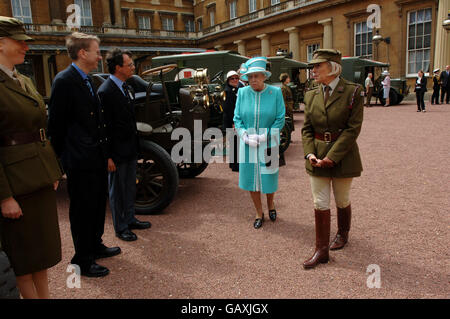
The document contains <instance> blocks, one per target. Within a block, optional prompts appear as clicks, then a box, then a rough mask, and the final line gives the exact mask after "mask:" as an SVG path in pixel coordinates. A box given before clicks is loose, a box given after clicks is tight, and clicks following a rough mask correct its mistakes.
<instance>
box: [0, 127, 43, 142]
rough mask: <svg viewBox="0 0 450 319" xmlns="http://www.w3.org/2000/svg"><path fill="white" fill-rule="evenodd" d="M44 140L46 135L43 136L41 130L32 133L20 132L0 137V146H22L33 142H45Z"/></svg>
mask: <svg viewBox="0 0 450 319" xmlns="http://www.w3.org/2000/svg"><path fill="white" fill-rule="evenodd" d="M46 140H47V135H46V134H45V129H43V128H41V129H39V131H37V132H33V133H30V132H20V133H11V134H8V135H4V136H0V146H14V145H22V144H29V143H34V142H45V141H46Z"/></svg>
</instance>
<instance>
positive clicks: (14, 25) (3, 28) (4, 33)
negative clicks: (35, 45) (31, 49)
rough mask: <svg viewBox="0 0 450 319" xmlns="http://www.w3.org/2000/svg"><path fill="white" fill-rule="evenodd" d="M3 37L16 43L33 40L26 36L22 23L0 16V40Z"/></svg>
mask: <svg viewBox="0 0 450 319" xmlns="http://www.w3.org/2000/svg"><path fill="white" fill-rule="evenodd" d="M3 37H6V38H11V39H14V40H18V41H30V40H33V38H31V37H29V36H28V35H26V31H25V27H24V25H23V22H22V21H20V20H18V19H16V18H11V17H4V16H0V38H3Z"/></svg>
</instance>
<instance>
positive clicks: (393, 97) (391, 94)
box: [378, 88, 399, 106]
mask: <svg viewBox="0 0 450 319" xmlns="http://www.w3.org/2000/svg"><path fill="white" fill-rule="evenodd" d="M378 99H379V100H380V103H381V105H382V106H385V105H386V100H385V99H384V98H383V90H381V91H380V93H379V95H378ZM389 100H390V101H389V103H390V105H397V104H398V103H399V102H398V99H397V93H396V92H395V91H394V89H392V88H391V89H390V90H389Z"/></svg>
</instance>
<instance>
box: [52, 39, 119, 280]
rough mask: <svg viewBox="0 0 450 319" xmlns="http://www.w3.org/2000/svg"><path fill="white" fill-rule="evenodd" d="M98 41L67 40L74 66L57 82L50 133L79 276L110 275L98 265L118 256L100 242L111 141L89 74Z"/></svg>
mask: <svg viewBox="0 0 450 319" xmlns="http://www.w3.org/2000/svg"><path fill="white" fill-rule="evenodd" d="M99 44H100V40H99V38H97V37H96V36H91V35H87V34H83V33H78V32H76V33H73V34H71V35H70V36H68V37H67V39H66V46H67V51H68V52H69V56H70V58H71V59H72V61H73V62H72V64H71V65H70V66H69V67H68V68H66V69H65V70H64V71H62V72H60V73H59V74H58V75H57V76H56V77H55V80H54V81H53V86H52V93H51V97H50V103H49V123H48V131H49V136H50V140H51V142H52V145H53V147H54V149H55V152H56V154H57V155H58V156H59V157H60V158H61V162H62V165H63V168H64V170H65V172H66V175H67V190H68V193H69V197H70V208H69V218H70V228H71V231H72V238H73V242H74V246H75V255H74V256H73V258H72V261H71V263H72V264H77V265H79V267H80V270H81V275H84V276H88V277H102V276H106V275H107V274H108V273H109V270H108V269H107V268H106V267H103V266H100V265H98V264H97V263H96V262H95V260H96V259H98V258H105V257H111V256H114V255H117V254H119V253H120V248H119V247H114V248H107V247H106V246H105V245H104V244H103V243H102V235H103V232H104V224H105V210H106V198H107V183H108V180H107V158H106V154H107V140H106V134H105V129H106V124H105V122H104V119H103V110H102V108H101V106H100V101H99V99H98V96H97V95H96V94H95V92H94V88H93V85H92V82H91V79H90V77H89V76H88V73H89V72H90V71H92V70H95V69H97V66H98V63H99V62H100V61H101V59H102V57H101V54H100V48H99Z"/></svg>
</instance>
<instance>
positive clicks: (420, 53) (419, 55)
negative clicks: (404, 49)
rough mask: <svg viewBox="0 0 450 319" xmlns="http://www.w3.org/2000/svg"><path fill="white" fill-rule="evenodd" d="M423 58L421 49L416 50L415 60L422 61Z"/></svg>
mask: <svg viewBox="0 0 450 319" xmlns="http://www.w3.org/2000/svg"><path fill="white" fill-rule="evenodd" d="M422 60H423V51H422V50H419V51H416V62H422Z"/></svg>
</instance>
